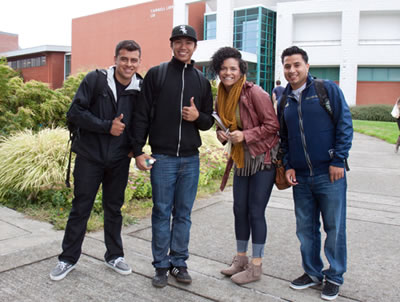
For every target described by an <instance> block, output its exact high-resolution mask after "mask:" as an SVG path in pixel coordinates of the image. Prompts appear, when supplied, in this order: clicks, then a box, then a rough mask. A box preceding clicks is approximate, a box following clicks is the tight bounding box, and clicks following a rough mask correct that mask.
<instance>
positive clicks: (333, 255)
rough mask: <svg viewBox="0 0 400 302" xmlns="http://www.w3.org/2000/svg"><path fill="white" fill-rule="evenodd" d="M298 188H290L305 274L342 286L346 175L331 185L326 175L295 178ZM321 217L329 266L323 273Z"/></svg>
mask: <svg viewBox="0 0 400 302" xmlns="http://www.w3.org/2000/svg"><path fill="white" fill-rule="evenodd" d="M296 179H297V181H298V185H296V186H294V187H293V198H294V205H295V214H296V234H297V237H298V238H299V240H300V250H301V256H302V260H303V268H304V271H305V272H306V273H307V274H308V275H310V276H311V277H312V278H313V279H314V280H315V279H318V280H322V279H323V278H324V276H325V278H326V279H327V280H329V281H331V282H332V283H335V284H337V285H341V284H343V274H344V273H345V272H346V267H347V245H346V190H347V181H346V176H345V177H344V178H341V179H339V180H337V181H335V182H334V183H331V182H330V180H329V174H323V175H318V176H296ZM320 216H322V221H323V223H324V224H323V226H324V230H325V232H326V239H325V245H324V251H325V256H326V258H327V259H328V262H329V267H328V268H327V269H326V270H324V271H323V267H324V264H323V262H322V258H321V231H320V228H321V222H320Z"/></svg>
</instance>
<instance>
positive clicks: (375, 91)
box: [356, 82, 400, 105]
mask: <svg viewBox="0 0 400 302" xmlns="http://www.w3.org/2000/svg"><path fill="white" fill-rule="evenodd" d="M399 96H400V82H358V83H357V100H356V104H357V105H371V104H389V105H393V104H394V103H395V101H396V100H397V99H398V97H399Z"/></svg>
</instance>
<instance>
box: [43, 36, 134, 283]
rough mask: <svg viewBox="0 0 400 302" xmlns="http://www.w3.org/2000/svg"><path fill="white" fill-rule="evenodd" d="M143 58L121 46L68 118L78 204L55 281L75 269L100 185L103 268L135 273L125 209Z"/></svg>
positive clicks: (129, 45)
mask: <svg viewBox="0 0 400 302" xmlns="http://www.w3.org/2000/svg"><path fill="white" fill-rule="evenodd" d="M140 56H141V49H140V46H139V45H138V44H137V43H136V42H135V41H132V40H124V41H121V42H120V43H118V45H117V47H116V50H115V57H114V59H115V66H113V67H110V68H109V69H108V70H96V71H92V72H90V73H88V74H87V76H86V77H85V78H84V79H83V81H82V83H81V84H80V86H79V88H78V91H77V92H76V94H75V97H74V100H73V102H72V104H71V107H70V109H69V111H68V113H67V119H68V122H69V123H72V124H73V125H74V128H75V129H77V131H76V138H75V139H74V140H73V145H72V150H73V151H74V152H75V153H76V160H75V168H74V174H73V175H74V199H73V200H72V209H71V212H70V215H69V218H68V223H67V227H66V229H65V234H64V240H63V243H62V249H63V251H62V253H61V255H60V256H59V257H58V260H59V261H58V264H57V265H56V267H55V268H54V269H53V270H52V271H51V273H50V278H51V279H52V280H61V279H63V278H64V277H65V276H66V275H67V274H68V273H69V272H70V271H71V270H72V269H74V267H75V265H76V263H77V261H78V259H79V257H80V254H81V247H82V242H83V239H84V237H85V232H86V226H87V221H88V219H89V216H90V212H91V209H92V207H93V203H94V200H95V197H96V194H97V191H98V189H99V186H100V184H101V185H102V192H103V209H104V239H105V245H106V248H107V251H106V253H105V256H104V257H105V264H106V265H107V266H108V267H110V268H112V269H114V270H115V271H116V272H118V273H120V274H123V275H127V274H130V273H131V271H132V270H131V268H130V267H129V265H128V264H127V263H126V262H125V260H124V252H123V247H122V239H121V226H122V215H121V207H122V205H123V203H124V193H125V188H126V185H127V182H128V173H129V164H130V161H131V155H129V153H131V151H132V136H131V134H132V129H131V128H132V115H133V105H134V102H135V101H136V99H137V96H138V94H139V91H140V84H141V81H142V80H141V77H140V75H138V74H136V71H137V68H138V67H139V65H140Z"/></svg>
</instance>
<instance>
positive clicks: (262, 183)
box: [233, 169, 275, 258]
mask: <svg viewBox="0 0 400 302" xmlns="http://www.w3.org/2000/svg"><path fill="white" fill-rule="evenodd" d="M274 179H275V169H271V170H262V171H258V172H257V173H255V174H254V175H251V176H238V175H236V174H235V175H234V178H233V213H234V215H235V235H236V241H237V242H236V245H237V252H242V253H243V252H247V245H248V241H249V238H250V233H251V239H252V243H253V249H252V251H253V258H262V256H263V255H264V245H265V241H266V239H267V221H266V219H265V209H266V207H267V204H268V201H269V197H270V196H271V191H272V187H273V185H274Z"/></svg>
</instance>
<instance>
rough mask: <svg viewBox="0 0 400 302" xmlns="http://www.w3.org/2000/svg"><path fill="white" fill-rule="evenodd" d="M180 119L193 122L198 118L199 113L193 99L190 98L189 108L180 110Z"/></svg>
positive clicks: (185, 107)
mask: <svg viewBox="0 0 400 302" xmlns="http://www.w3.org/2000/svg"><path fill="white" fill-rule="evenodd" d="M182 117H183V119H184V120H185V121H188V122H193V121H195V120H197V118H198V117H199V111H198V110H197V108H196V105H195V104H194V97H191V98H190V106H184V107H183V108H182Z"/></svg>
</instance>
